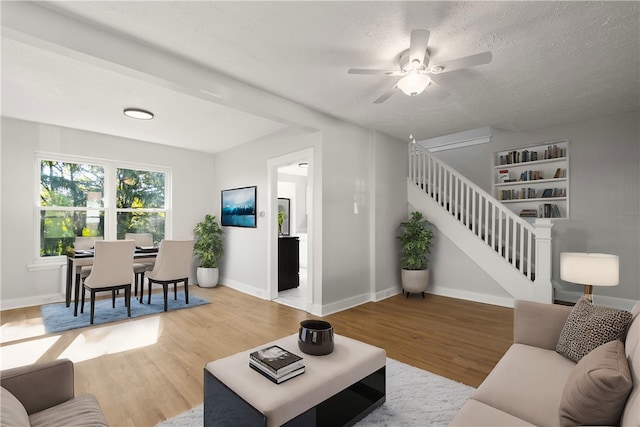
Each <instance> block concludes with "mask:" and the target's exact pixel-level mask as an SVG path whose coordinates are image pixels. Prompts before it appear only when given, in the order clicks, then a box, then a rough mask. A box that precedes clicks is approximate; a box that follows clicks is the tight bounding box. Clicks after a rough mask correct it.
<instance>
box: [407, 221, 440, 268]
mask: <svg viewBox="0 0 640 427" xmlns="http://www.w3.org/2000/svg"><path fill="white" fill-rule="evenodd" d="M430 225H431V224H430V223H429V221H427V220H426V219H425V218H424V217H423V216H422V213H421V212H412V213H411V218H410V219H409V221H406V222H403V223H401V224H400V227H401V229H402V231H401V234H400V235H399V236H398V240H400V243H401V244H402V253H401V256H400V266H401V267H402V268H404V269H406V270H426V269H427V268H428V267H429V257H428V255H429V254H430V253H431V246H432V245H433V239H434V237H435V236H434V234H433V231H431V228H430Z"/></svg>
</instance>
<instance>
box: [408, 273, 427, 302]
mask: <svg viewBox="0 0 640 427" xmlns="http://www.w3.org/2000/svg"><path fill="white" fill-rule="evenodd" d="M427 286H429V270H428V269H427V270H405V269H404V268H403V269H402V289H403V291H405V292H407V298H408V297H409V294H417V293H422V297H423V298H424V292H425V291H426V290H427Z"/></svg>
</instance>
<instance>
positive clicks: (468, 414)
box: [449, 399, 533, 427]
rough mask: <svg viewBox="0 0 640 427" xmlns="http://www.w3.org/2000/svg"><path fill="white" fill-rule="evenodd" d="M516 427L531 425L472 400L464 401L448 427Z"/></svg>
mask: <svg viewBox="0 0 640 427" xmlns="http://www.w3.org/2000/svg"><path fill="white" fill-rule="evenodd" d="M462 426H469V427H516V426H533V424H531V423H528V422H526V421H525V420H521V419H520V418H516V417H514V416H513V415H511V414H507V413H506V412H503V411H501V410H499V409H496V408H492V407H491V406H489V405H486V404H484V403H482V402H478V401H477V400H474V399H469V400H467V401H466V403H465V404H464V406H462V408H461V409H460V411H458V413H457V414H456V416H455V417H454V418H453V420H451V423H449V427H462Z"/></svg>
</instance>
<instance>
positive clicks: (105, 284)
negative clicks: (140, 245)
mask: <svg viewBox="0 0 640 427" xmlns="http://www.w3.org/2000/svg"><path fill="white" fill-rule="evenodd" d="M135 250H136V244H135V242H134V241H133V240H102V241H96V242H95V252H94V258H93V268H92V270H91V274H89V276H88V277H87V278H86V279H84V281H83V283H82V305H81V306H80V313H84V295H85V290H88V291H89V292H91V316H90V324H92V325H93V319H94V312H95V303H96V293H97V292H106V291H111V300H112V303H111V304H112V307H113V308H115V306H116V291H117V290H120V289H123V290H124V300H125V305H126V307H127V315H128V316H129V317H131V279H132V277H133V254H134V252H135Z"/></svg>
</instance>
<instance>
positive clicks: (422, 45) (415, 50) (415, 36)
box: [409, 30, 429, 64]
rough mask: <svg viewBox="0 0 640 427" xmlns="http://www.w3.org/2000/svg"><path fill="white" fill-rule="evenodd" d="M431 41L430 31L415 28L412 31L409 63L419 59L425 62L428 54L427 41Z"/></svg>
mask: <svg viewBox="0 0 640 427" xmlns="http://www.w3.org/2000/svg"><path fill="white" fill-rule="evenodd" d="M428 42H429V31H427V30H413V31H411V44H410V45H409V63H410V64H413V63H414V61H419V62H420V64H422V63H423V62H424V58H425V56H426V55H427V43H428Z"/></svg>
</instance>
